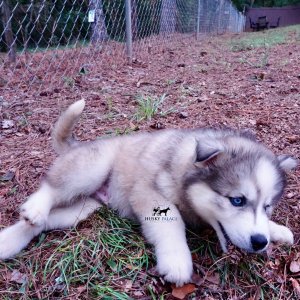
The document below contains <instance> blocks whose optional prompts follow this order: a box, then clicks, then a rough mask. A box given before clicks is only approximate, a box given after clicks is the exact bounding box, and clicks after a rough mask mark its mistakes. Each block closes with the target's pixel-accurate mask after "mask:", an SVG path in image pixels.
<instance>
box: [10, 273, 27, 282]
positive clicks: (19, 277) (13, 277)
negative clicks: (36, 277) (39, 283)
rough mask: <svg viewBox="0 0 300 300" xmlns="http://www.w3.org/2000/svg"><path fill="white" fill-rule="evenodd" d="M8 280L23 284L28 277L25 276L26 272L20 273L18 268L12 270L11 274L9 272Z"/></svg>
mask: <svg viewBox="0 0 300 300" xmlns="http://www.w3.org/2000/svg"><path fill="white" fill-rule="evenodd" d="M9 280H10V281H11V282H16V283H19V284H24V283H27V281H28V278H27V275H26V274H23V273H21V272H20V271H18V270H13V271H12V272H11V274H10V278H9Z"/></svg>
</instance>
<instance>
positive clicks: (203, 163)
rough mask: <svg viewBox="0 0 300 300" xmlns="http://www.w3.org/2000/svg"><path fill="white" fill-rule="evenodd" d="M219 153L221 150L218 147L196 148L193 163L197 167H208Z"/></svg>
mask: <svg viewBox="0 0 300 300" xmlns="http://www.w3.org/2000/svg"><path fill="white" fill-rule="evenodd" d="M197 148H198V147H197ZM221 153H222V151H221V150H219V149H210V151H203V150H202V151H199V149H197V153H196V161H195V163H194V165H195V166H196V167H198V168H203V167H209V166H211V165H212V164H213V163H215V162H216V161H217V159H218V158H219V156H220V154H221Z"/></svg>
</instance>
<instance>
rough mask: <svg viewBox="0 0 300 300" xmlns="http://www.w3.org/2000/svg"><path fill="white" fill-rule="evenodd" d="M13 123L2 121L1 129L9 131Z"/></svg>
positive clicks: (11, 121)
mask: <svg viewBox="0 0 300 300" xmlns="http://www.w3.org/2000/svg"><path fill="white" fill-rule="evenodd" d="M14 125H15V123H14V121H13V120H3V121H2V129H9V128H12V127H14Z"/></svg>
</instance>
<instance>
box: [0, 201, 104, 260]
mask: <svg viewBox="0 0 300 300" xmlns="http://www.w3.org/2000/svg"><path fill="white" fill-rule="evenodd" d="M100 206H101V204H100V203H99V202H98V201H96V200H95V199H92V198H87V199H83V200H79V201H77V202H76V203H74V204H73V205H71V206H68V207H66V208H63V207H62V208H55V209H53V210H51V212H50V214H49V216H48V220H47V222H46V224H45V225H42V226H33V225H30V224H29V223H28V222H26V221H25V220H20V221H19V222H17V223H16V224H14V225H12V226H9V227H7V228H5V229H4V230H2V231H1V232H0V259H7V258H10V257H13V256H15V255H16V254H18V253H19V252H20V251H21V250H22V249H24V248H25V247H26V246H27V245H28V244H29V242H30V241H31V240H32V239H33V238H34V237H35V236H37V235H39V234H40V233H41V232H42V231H45V230H52V229H64V228H69V227H72V226H76V225H77V224H78V222H80V221H82V220H84V219H86V218H87V217H88V216H89V215H90V214H91V213H92V212H93V211H95V210H96V209H98V208H99V207H100Z"/></svg>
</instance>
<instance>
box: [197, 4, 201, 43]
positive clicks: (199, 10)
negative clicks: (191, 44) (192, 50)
mask: <svg viewBox="0 0 300 300" xmlns="http://www.w3.org/2000/svg"><path fill="white" fill-rule="evenodd" d="M200 12H201V0H198V10H197V31H196V40H198V39H199V32H200Z"/></svg>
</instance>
